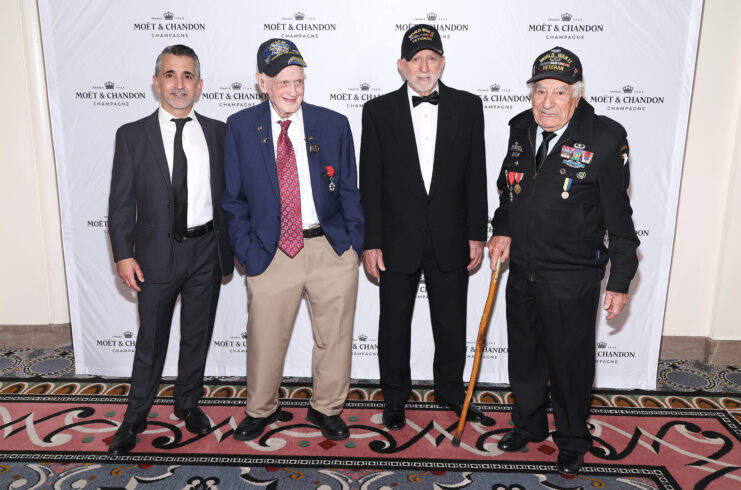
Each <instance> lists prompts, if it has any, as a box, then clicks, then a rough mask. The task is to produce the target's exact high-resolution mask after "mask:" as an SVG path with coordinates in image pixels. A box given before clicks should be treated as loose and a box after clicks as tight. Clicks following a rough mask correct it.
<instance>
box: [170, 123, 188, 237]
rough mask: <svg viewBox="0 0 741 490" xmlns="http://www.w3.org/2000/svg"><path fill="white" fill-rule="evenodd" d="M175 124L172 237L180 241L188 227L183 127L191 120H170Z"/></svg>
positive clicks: (186, 163)
mask: <svg viewBox="0 0 741 490" xmlns="http://www.w3.org/2000/svg"><path fill="white" fill-rule="evenodd" d="M170 120H171V121H173V122H174V123H175V128H176V129H175V146H174V149H173V152H172V195H173V213H172V236H173V238H174V239H175V240H177V241H181V240H182V239H183V235H184V234H185V230H186V228H187V227H188V159H187V158H185V150H183V127H184V126H185V123H187V122H188V121H192V119H191V118H189V117H186V118H183V119H175V118H173V119H170Z"/></svg>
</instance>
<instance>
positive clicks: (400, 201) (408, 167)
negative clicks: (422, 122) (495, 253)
mask: <svg viewBox="0 0 741 490" xmlns="http://www.w3.org/2000/svg"><path fill="white" fill-rule="evenodd" d="M439 91H440V102H439V108H438V119H437V139H436V144H435V161H434V163H433V171H432V181H431V183H430V192H429V195H428V193H427V191H426V190H425V186H424V181H423V180H422V171H421V169H420V165H419V157H418V155H417V145H416V142H415V138H414V126H413V125H412V115H411V111H410V109H409V101H408V97H407V85H406V83H405V84H404V85H402V87H401V88H400V89H399V90H396V91H394V92H391V93H388V94H386V95H383V96H381V97H378V98H376V99H373V100H371V101H369V102H367V103H366V104H365V106H364V107H363V133H362V137H361V143H360V193H361V196H362V199H363V210H364V211H365V245H364V249H365V250H368V249H375V248H380V249H381V251H382V252H383V259H384V263H385V265H386V267H387V268H388V269H389V270H394V271H397V272H405V273H411V272H414V271H415V270H417V269H418V268H419V266H420V264H421V260H422V251H423V248H424V241H425V235H426V233H427V230H428V229H429V232H430V237H431V239H432V244H433V248H434V250H435V258H436V259H437V262H438V265H439V267H440V268H441V269H442V270H443V271H452V270H454V269H456V268H459V267H461V266H464V265H465V264H467V263H468V261H469V246H468V241H469V240H476V241H484V240H486V228H487V210H488V208H487V203H486V155H485V150H484V112H483V104H482V103H481V99H480V98H479V97H477V96H475V95H473V94H470V93H468V92H463V91H461V90H455V89H453V88H450V87H448V86H446V85H444V84H443V83H442V82H439Z"/></svg>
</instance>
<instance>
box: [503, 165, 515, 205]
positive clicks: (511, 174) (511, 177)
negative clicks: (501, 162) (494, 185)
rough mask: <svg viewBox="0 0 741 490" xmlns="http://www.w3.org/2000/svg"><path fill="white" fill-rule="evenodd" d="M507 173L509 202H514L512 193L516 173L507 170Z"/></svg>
mask: <svg viewBox="0 0 741 490" xmlns="http://www.w3.org/2000/svg"><path fill="white" fill-rule="evenodd" d="M505 172H507V182H509V200H510V201H511V200H512V191H513V190H514V187H513V186H514V183H515V173H516V172H510V171H507V170H505Z"/></svg>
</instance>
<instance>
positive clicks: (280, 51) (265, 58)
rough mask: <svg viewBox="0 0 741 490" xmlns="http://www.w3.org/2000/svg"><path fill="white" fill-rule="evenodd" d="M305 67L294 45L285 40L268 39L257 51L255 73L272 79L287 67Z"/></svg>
mask: <svg viewBox="0 0 741 490" xmlns="http://www.w3.org/2000/svg"><path fill="white" fill-rule="evenodd" d="M289 65H298V66H303V67H305V66H306V62H305V61H304V58H303V57H302V56H301V53H299V51H298V48H297V47H296V45H295V44H294V43H293V42H291V41H289V40H287V39H278V38H273V39H268V40H267V41H265V42H264V43H262V44H261V45H260V47H259V48H258V49H257V71H258V72H259V73H264V74H266V75H267V76H269V77H274V76H275V75H277V74H278V73H280V71H281V70H282V69H283V68H285V67H287V66H289Z"/></svg>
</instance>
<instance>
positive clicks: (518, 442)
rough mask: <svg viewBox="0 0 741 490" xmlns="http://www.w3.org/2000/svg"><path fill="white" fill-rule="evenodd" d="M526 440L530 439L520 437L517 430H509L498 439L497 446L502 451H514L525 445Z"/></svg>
mask: <svg viewBox="0 0 741 490" xmlns="http://www.w3.org/2000/svg"><path fill="white" fill-rule="evenodd" d="M528 442H530V441H528V440H527V439H525V438H524V437H522V436H521V435H520V434H518V433H517V432H515V431H513V430H511V431H509V432H507V433H506V434H505V435H504V437H502V438H501V439H500V440H499V442H498V443H497V447H498V448H499V449H500V450H502V451H506V452H508V453H514V452H516V451H519V450H520V449H522V448H523V447H525V446H527V443H528Z"/></svg>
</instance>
